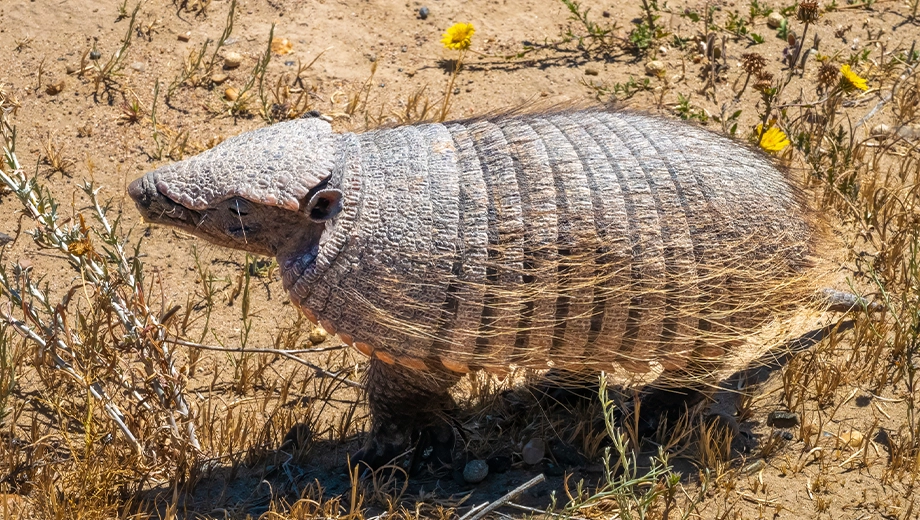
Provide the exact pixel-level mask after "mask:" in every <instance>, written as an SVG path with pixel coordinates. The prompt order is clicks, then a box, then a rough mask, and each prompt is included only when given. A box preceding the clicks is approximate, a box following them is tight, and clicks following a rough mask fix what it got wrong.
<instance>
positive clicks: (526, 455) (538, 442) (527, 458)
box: [521, 438, 546, 465]
mask: <svg viewBox="0 0 920 520" xmlns="http://www.w3.org/2000/svg"><path fill="white" fill-rule="evenodd" d="M544 455H546V443H545V442H543V439H539V438H533V439H530V441H528V442H527V444H525V445H524V449H523V450H521V458H523V459H524V464H529V465H534V464H537V463H539V462H540V461H541V460H543V456H544Z"/></svg>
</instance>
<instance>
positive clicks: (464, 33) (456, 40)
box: [441, 23, 476, 51]
mask: <svg viewBox="0 0 920 520" xmlns="http://www.w3.org/2000/svg"><path fill="white" fill-rule="evenodd" d="M474 32H476V29H475V28H473V24H471V23H455V24H453V25H451V26H450V28H449V29H447V32H445V33H444V36H443V37H441V43H443V44H444V47H445V48H447V49H450V50H454V51H465V50H467V49H469V48H470V40H471V39H472V38H473V33H474Z"/></svg>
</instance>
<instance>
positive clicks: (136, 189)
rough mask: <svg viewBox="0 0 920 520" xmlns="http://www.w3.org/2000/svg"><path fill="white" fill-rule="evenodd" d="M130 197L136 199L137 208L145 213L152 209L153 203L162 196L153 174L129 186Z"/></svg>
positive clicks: (136, 180)
mask: <svg viewBox="0 0 920 520" xmlns="http://www.w3.org/2000/svg"><path fill="white" fill-rule="evenodd" d="M128 195H130V196H131V198H132V199H134V202H135V203H136V204H137V207H138V208H139V209H140V210H141V211H143V210H146V209H149V208H150V204H151V202H153V200H154V199H156V198H157V197H159V196H160V193H159V192H158V191H157V187H156V183H155V182H154V176H153V172H150V173H148V174H147V175H144V176H143V177H141V178H139V179H135V180H134V182H132V183H131V184H129V185H128Z"/></svg>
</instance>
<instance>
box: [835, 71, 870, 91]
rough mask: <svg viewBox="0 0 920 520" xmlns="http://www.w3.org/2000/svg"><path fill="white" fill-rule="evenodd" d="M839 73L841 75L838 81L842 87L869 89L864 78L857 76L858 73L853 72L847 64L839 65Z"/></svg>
mask: <svg viewBox="0 0 920 520" xmlns="http://www.w3.org/2000/svg"><path fill="white" fill-rule="evenodd" d="M840 74H841V75H842V76H843V77H842V78H841V79H840V82H841V83H842V85H843V87H844V89H846V90H852V89H854V88H858V89H859V90H869V87H868V86H867V85H866V80H865V79H863V78H861V77H859V74H857V73H855V72H853V70H852V69H850V66H849V65H844V66H843V67H840Z"/></svg>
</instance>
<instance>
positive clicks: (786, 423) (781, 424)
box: [767, 410, 799, 428]
mask: <svg viewBox="0 0 920 520" xmlns="http://www.w3.org/2000/svg"><path fill="white" fill-rule="evenodd" d="M798 424H799V414H797V413H794V412H785V411H782V410H775V411H772V412H770V415H768V416H767V426H772V427H774V428H792V427H793V426H797V425H798Z"/></svg>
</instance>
